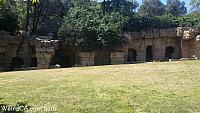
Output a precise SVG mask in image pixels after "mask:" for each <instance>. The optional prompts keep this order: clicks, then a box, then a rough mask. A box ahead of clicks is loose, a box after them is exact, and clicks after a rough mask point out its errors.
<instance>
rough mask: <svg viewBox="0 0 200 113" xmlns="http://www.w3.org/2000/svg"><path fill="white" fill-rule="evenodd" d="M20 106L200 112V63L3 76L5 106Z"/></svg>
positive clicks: (0, 97)
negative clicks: (21, 104)
mask: <svg viewBox="0 0 200 113" xmlns="http://www.w3.org/2000/svg"><path fill="white" fill-rule="evenodd" d="M18 102H23V103H27V105H29V106H32V107H48V106H49V107H51V106H56V107H57V112H58V113H72V112H82V113H84V112H91V113H97V112H99V113H128V112H129V113H139V112H145V113H195V112H200V61H185V62H164V63H144V64H129V65H113V66H96V67H80V68H67V69H50V70H34V71H21V72H7V73H0V104H8V105H16V104H17V103H18ZM41 113H44V112H41Z"/></svg>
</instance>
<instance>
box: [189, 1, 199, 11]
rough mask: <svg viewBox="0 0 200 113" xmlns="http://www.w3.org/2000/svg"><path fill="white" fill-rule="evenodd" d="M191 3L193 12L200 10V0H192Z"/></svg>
mask: <svg viewBox="0 0 200 113" xmlns="http://www.w3.org/2000/svg"><path fill="white" fill-rule="evenodd" d="M190 5H191V7H192V8H191V12H192V13H195V12H199V11H200V0H191V2H190Z"/></svg>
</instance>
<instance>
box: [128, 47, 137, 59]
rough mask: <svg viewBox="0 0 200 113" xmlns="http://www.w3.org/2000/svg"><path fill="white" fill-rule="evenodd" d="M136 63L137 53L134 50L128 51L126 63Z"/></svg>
mask: <svg viewBox="0 0 200 113" xmlns="http://www.w3.org/2000/svg"><path fill="white" fill-rule="evenodd" d="M136 61H137V51H136V50H134V49H128V62H136Z"/></svg>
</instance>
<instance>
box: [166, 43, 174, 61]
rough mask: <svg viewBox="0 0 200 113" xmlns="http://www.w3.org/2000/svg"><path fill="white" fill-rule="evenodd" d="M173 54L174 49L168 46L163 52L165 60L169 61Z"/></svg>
mask: <svg viewBox="0 0 200 113" xmlns="http://www.w3.org/2000/svg"><path fill="white" fill-rule="evenodd" d="M174 52H175V50H174V47H172V46H168V47H166V51H165V59H166V60H169V59H171V58H172V54H173V53H174Z"/></svg>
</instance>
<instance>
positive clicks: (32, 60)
mask: <svg viewBox="0 0 200 113" xmlns="http://www.w3.org/2000/svg"><path fill="white" fill-rule="evenodd" d="M37 66H38V62H37V58H36V57H33V58H32V59H31V63H30V67H37Z"/></svg>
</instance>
